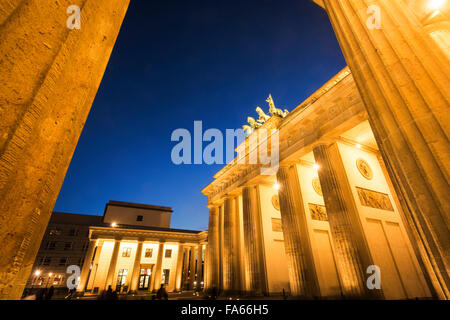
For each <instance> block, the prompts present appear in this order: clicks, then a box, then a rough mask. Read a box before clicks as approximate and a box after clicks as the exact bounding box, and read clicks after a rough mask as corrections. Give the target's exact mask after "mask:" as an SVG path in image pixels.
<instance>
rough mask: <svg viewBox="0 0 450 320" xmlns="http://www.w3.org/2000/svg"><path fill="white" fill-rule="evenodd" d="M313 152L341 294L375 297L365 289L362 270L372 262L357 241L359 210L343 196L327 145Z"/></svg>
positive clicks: (320, 146)
mask: <svg viewBox="0 0 450 320" xmlns="http://www.w3.org/2000/svg"><path fill="white" fill-rule="evenodd" d="M313 151H314V157H315V161H316V163H317V164H318V165H319V166H320V168H319V170H318V175H319V180H320V185H321V187H322V192H323V199H324V202H325V206H326V208H327V215H328V222H329V224H330V231H331V235H332V239H333V243H334V253H335V257H336V266H337V269H338V273H339V278H340V283H341V288H342V293H343V295H344V296H345V297H350V298H375V297H378V296H377V294H378V293H379V292H378V290H368V288H367V286H366V276H365V272H366V269H367V267H368V266H369V265H372V264H373V263H372V262H371V260H370V254H369V252H368V248H367V247H366V246H365V245H364V243H361V241H358V239H359V240H361V239H362V238H363V236H361V234H362V231H361V230H360V228H361V225H360V223H358V217H357V216H356V215H357V214H358V213H357V212H353V211H351V210H350V209H349V207H348V203H346V201H345V199H344V195H343V186H342V184H341V183H340V181H339V179H338V176H337V170H336V169H335V168H334V165H335V164H336V163H337V162H338V161H339V160H338V159H336V157H335V158H331V156H330V152H329V150H328V148H327V146H326V145H318V146H316V147H315V148H314V149H313ZM341 169H342V170H344V169H343V168H341ZM358 235H360V236H359V238H358Z"/></svg>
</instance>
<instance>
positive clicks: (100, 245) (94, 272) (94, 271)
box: [87, 240, 104, 290]
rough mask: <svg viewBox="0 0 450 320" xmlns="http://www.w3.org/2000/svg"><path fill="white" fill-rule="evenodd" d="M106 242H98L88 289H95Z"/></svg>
mask: <svg viewBox="0 0 450 320" xmlns="http://www.w3.org/2000/svg"><path fill="white" fill-rule="evenodd" d="M103 242H104V240H98V243H97V247H96V248H95V254H94V261H93V262H92V270H91V272H90V273H89V279H88V283H87V289H88V290H90V289H93V288H94V285H95V277H96V276H97V270H98V261H99V260H100V254H101V253H102V248H103Z"/></svg>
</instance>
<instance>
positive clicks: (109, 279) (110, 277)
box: [105, 239, 121, 290]
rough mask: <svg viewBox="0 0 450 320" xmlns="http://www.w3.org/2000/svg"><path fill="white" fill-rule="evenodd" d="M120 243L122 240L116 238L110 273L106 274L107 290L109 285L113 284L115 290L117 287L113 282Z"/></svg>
mask: <svg viewBox="0 0 450 320" xmlns="http://www.w3.org/2000/svg"><path fill="white" fill-rule="evenodd" d="M120 243H121V240H118V239H116V240H115V241H114V249H113V253H112V256H111V262H110V263H109V270H108V274H107V276H106V284H105V290H106V289H108V287H109V286H111V287H112V289H113V290H114V288H115V287H116V286H114V285H113V283H112V282H113V280H114V274H115V272H116V265H117V257H118V256H119V249H120Z"/></svg>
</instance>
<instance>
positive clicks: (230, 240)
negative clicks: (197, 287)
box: [223, 197, 237, 292]
mask: <svg viewBox="0 0 450 320" xmlns="http://www.w3.org/2000/svg"><path fill="white" fill-rule="evenodd" d="M235 229H236V219H235V201H234V199H233V198H232V197H227V198H225V201H224V215H223V290H224V291H225V292H231V291H233V289H234V288H235V285H234V282H235V280H236V274H234V271H235V270H234V269H235V260H236V258H237V257H236V247H237V246H236V243H235V242H234V240H235Z"/></svg>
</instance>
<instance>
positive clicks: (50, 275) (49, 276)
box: [45, 272, 53, 288]
mask: <svg viewBox="0 0 450 320" xmlns="http://www.w3.org/2000/svg"><path fill="white" fill-rule="evenodd" d="M52 275H53V273H51V272H50V273H49V274H48V279H47V284H46V285H45V288H47V287H48V282H49V281H50V278H51V277H52Z"/></svg>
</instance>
